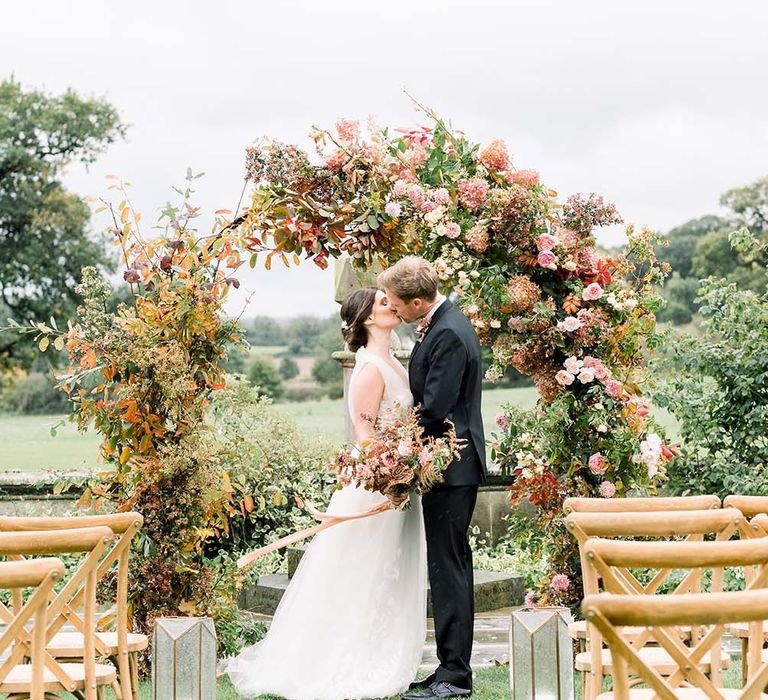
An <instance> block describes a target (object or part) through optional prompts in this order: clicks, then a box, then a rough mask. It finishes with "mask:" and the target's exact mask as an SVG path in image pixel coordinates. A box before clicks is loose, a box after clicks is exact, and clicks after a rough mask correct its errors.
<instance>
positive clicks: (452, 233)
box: [445, 221, 461, 238]
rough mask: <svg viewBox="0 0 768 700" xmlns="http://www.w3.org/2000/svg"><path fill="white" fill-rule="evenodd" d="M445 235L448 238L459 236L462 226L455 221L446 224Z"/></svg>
mask: <svg viewBox="0 0 768 700" xmlns="http://www.w3.org/2000/svg"><path fill="white" fill-rule="evenodd" d="M445 235H446V236H447V237H448V238H458V237H459V236H460V235H461V226H459V225H458V224H457V223H456V222H455V221H452V222H451V223H450V224H446V225H445Z"/></svg>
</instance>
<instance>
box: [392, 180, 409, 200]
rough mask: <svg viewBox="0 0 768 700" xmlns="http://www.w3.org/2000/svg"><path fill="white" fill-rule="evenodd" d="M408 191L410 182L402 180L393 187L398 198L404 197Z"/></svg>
mask: <svg viewBox="0 0 768 700" xmlns="http://www.w3.org/2000/svg"><path fill="white" fill-rule="evenodd" d="M407 191H408V182H406V181H405V180H403V179H402V178H401V179H399V180H397V181H396V182H395V184H394V185H393V186H392V192H393V193H394V195H395V196H396V197H402V196H403V195H404V194H405V193H406V192H407Z"/></svg>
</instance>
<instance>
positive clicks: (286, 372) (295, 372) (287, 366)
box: [278, 355, 299, 382]
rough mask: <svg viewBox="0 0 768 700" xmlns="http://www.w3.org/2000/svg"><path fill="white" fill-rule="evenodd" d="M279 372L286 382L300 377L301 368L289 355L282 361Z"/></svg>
mask: <svg viewBox="0 0 768 700" xmlns="http://www.w3.org/2000/svg"><path fill="white" fill-rule="evenodd" d="M278 371H279V372H280V376H281V377H282V378H283V379H285V381H286V382H288V381H290V380H291V379H293V378H294V377H298V376H299V366H298V365H297V364H296V360H294V359H293V358H292V357H288V356H287V355H286V356H285V357H284V358H283V359H282V360H281V361H280V368H279V369H278Z"/></svg>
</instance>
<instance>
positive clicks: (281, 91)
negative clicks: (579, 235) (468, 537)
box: [0, 0, 768, 316]
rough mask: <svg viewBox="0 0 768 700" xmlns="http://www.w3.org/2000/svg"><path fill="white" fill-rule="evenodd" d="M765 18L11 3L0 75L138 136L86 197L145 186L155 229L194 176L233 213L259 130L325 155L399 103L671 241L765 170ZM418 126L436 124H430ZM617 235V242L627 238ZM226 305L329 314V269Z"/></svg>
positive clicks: (755, 4)
mask: <svg viewBox="0 0 768 700" xmlns="http://www.w3.org/2000/svg"><path fill="white" fill-rule="evenodd" d="M767 68H768V3H766V2H765V0H754V1H749V2H748V1H741V2H733V3H725V2H723V1H722V0H720V1H717V2H713V1H702V0H698V1H697V0H685V1H683V0H675V1H672V0H664V1H663V2H662V1H660V0H643V1H642V2H640V1H637V0H636V1H635V2H627V1H625V2H616V1H615V0H611V1H604V2H602V1H601V2H598V1H591V0H589V1H587V0H578V1H577V2H574V1H573V0H559V1H554V0H552V1H546V0H530V1H529V2H524V1H521V0H508V1H507V2H490V1H479V0H462V1H449V0H405V1H403V0H384V1H380V2H370V1H365V0H356V1H350V2H342V1H340V0H338V1H337V0H334V1H329V0H304V1H299V0H296V1H294V2H289V1H281V0H271V1H269V2H265V1H262V2H245V1H242V2H227V1H226V0H219V1H218V2H210V0H209V1H207V2H202V1H198V0H196V1H193V2H190V1H185V2H169V1H168V0H154V1H153V2H146V1H145V0H133V2H131V3H122V4H117V3H107V2H96V1H94V2H87V1H81V0H72V1H71V2H61V0H55V1H49V0H24V1H23V2H20V1H10V2H9V1H6V2H4V3H3V4H2V7H1V8H0V69H1V70H0V77H2V76H7V75H9V74H11V73H13V74H14V75H15V76H16V78H17V79H18V80H20V81H21V82H22V83H23V84H24V85H26V86H30V87H38V88H45V89H47V90H49V91H51V92H58V91H61V90H63V89H65V88H67V87H70V86H71V87H73V88H75V89H76V90H78V91H80V92H81V93H83V94H86V95H96V96H102V97H106V98H107V99H109V100H110V101H111V102H112V103H113V104H115V105H116V106H117V108H118V109H119V110H120V112H121V114H122V116H123V119H124V120H125V121H126V122H127V123H128V124H129V125H130V130H129V133H128V138H127V140H126V141H125V142H121V143H118V144H115V145H114V146H113V147H112V148H110V149H109V151H108V152H107V153H106V154H105V155H104V156H103V157H102V158H101V159H100V160H99V161H98V163H97V164H96V165H95V166H92V167H91V168H90V170H89V171H88V172H86V171H84V170H82V169H80V168H76V167H73V168H71V170H70V172H69V173H68V176H67V182H68V184H69V186H70V187H71V188H72V189H73V190H75V191H77V192H78V193H81V194H83V195H98V194H103V193H104V188H105V180H104V176H105V175H106V174H108V173H116V174H119V175H120V176H122V177H123V178H125V179H127V180H130V181H131V182H132V183H133V190H134V195H133V198H134V203H135V204H136V205H137V208H139V209H141V210H142V211H143V212H144V215H145V218H146V217H148V216H149V215H151V214H152V213H153V212H156V211H157V210H158V208H159V207H160V206H161V205H162V204H163V203H164V202H165V201H166V200H167V199H168V198H169V197H171V196H173V193H172V191H171V189H170V187H171V185H174V184H179V183H180V182H181V181H182V178H183V174H184V172H185V169H186V168H187V166H190V167H192V168H193V169H195V170H196V171H205V172H206V177H205V178H204V179H202V180H201V181H198V182H199V188H198V197H197V203H198V204H199V205H200V206H202V207H203V208H204V209H205V210H206V211H213V210H215V209H218V208H234V206H235V204H236V203H237V199H238V196H239V193H240V190H241V187H242V172H243V151H244V148H245V147H246V146H247V145H248V144H249V143H250V142H251V141H253V140H255V139H256V138H258V137H259V136H262V135H269V136H273V137H276V138H278V139H280V140H283V141H288V142H294V143H299V144H301V145H303V146H308V145H309V144H308V139H307V134H308V133H309V130H310V127H311V125H312V124H313V123H316V124H319V125H323V126H330V125H332V124H333V122H334V121H335V119H336V118H338V117H340V116H343V117H348V118H359V119H361V120H364V119H365V118H366V117H367V116H368V115H370V114H373V115H375V116H376V117H377V118H378V120H379V122H380V123H381V124H382V125H392V126H405V125H408V124H411V123H413V122H414V120H417V119H419V117H418V115H416V114H414V112H413V110H412V108H411V106H410V103H409V101H408V99H407V98H406V97H405V96H404V94H403V92H402V90H403V88H406V89H407V90H408V91H409V92H410V93H412V94H413V95H415V96H416V97H417V98H418V99H420V100H421V101H422V102H424V103H426V104H428V105H430V106H432V107H434V108H435V109H436V110H437V111H438V112H439V113H440V114H442V115H443V116H445V117H449V118H450V119H451V120H452V121H453V123H454V125H455V126H456V127H458V128H460V129H462V130H463V131H465V133H466V134H467V135H468V136H469V137H470V138H472V139H473V140H477V141H487V140H490V139H493V138H503V139H505V141H506V142H507V144H508V146H509V149H510V151H511V153H512V154H513V160H514V163H515V165H516V166H517V167H520V168H528V167H533V168H536V169H538V170H539V171H540V172H541V173H542V178H543V180H544V181H545V182H546V183H547V184H548V185H549V186H550V187H553V188H554V189H556V190H557V191H558V192H559V193H560V194H561V195H562V196H563V198H564V197H565V196H567V195H568V194H571V193H573V192H577V191H581V192H590V191H595V192H599V193H601V194H603V195H604V196H605V197H606V198H607V199H609V200H611V201H613V202H615V203H616V204H617V206H618V207H619V210H620V211H621V212H622V214H623V215H624V218H625V219H626V220H627V221H632V222H636V223H638V224H648V225H650V226H651V227H653V228H657V229H661V230H665V229H668V228H670V227H671V226H674V225H676V224H679V223H682V222H683V221H685V220H687V219H689V218H692V217H694V216H699V215H702V214H705V213H709V212H715V211H717V200H718V196H719V194H720V193H721V192H723V191H724V190H726V189H728V188H729V187H732V186H736V185H741V184H746V183H748V182H750V181H752V180H754V179H756V178H758V177H761V176H764V175H768V119H767V116H768V90H766V89H765V86H766V73H767V72H768V71H767ZM420 121H422V122H423V121H424V120H423V119H421V120H420ZM615 236H616V234H615V233H614V234H609V235H608V237H607V239H604V240H606V242H615V240H616V238H615ZM242 278H243V286H242V288H241V290H240V293H239V295H238V296H237V297H236V298H234V299H233V300H232V303H231V306H230V310H231V311H232V312H233V313H239V311H240V309H241V307H242V304H243V299H244V298H245V296H246V295H247V294H248V293H249V292H251V291H255V292H256V294H255V295H254V297H253V300H252V302H251V304H250V305H249V307H248V310H247V311H246V315H247V316H252V315H255V314H269V315H274V316H290V315H294V314H297V313H315V314H327V313H331V312H333V311H334V310H335V309H336V306H335V304H334V302H333V301H332V295H333V294H332V287H333V274H332V272H331V271H330V270H328V271H326V272H324V273H323V272H321V271H318V270H315V269H312V268H311V267H310V265H307V264H303V265H302V267H301V268H299V269H292V270H290V271H284V270H279V269H277V268H275V269H274V270H273V271H272V272H270V273H266V272H264V271H263V269H261V270H256V271H254V272H249V273H247V274H246V273H244V274H243V275H242Z"/></svg>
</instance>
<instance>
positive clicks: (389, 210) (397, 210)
mask: <svg viewBox="0 0 768 700" xmlns="http://www.w3.org/2000/svg"><path fill="white" fill-rule="evenodd" d="M384 211H385V212H386V214H387V216H391V217H392V218H393V219H396V218H397V217H398V216H400V214H401V212H402V209H401V207H400V204H399V202H388V203H387V205H386V206H385V207H384Z"/></svg>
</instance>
